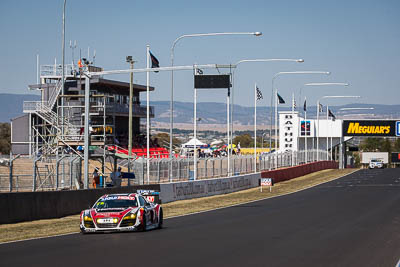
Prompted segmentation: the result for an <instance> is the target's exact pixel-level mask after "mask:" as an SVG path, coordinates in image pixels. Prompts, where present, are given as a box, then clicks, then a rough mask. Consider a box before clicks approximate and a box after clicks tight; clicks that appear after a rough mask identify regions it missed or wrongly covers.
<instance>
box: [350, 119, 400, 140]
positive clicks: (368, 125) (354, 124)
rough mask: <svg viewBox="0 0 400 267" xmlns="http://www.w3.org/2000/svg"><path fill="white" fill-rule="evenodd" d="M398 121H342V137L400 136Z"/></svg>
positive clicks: (399, 123)
mask: <svg viewBox="0 0 400 267" xmlns="http://www.w3.org/2000/svg"><path fill="white" fill-rule="evenodd" d="M399 128H400V121H392V120H344V121H343V136H375V137H379V136H400V129H399Z"/></svg>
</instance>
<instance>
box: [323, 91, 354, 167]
mask: <svg viewBox="0 0 400 267" xmlns="http://www.w3.org/2000/svg"><path fill="white" fill-rule="evenodd" d="M347 85H348V84H347ZM347 85H346V86H347ZM360 97H361V96H344V95H338V96H323V97H321V98H319V99H318V101H317V161H319V137H320V133H319V110H320V108H319V107H320V102H321V100H322V99H325V98H360Z"/></svg>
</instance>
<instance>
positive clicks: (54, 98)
mask: <svg viewBox="0 0 400 267" xmlns="http://www.w3.org/2000/svg"><path fill="white" fill-rule="evenodd" d="M62 85H63V80H62V79H59V80H58V82H57V84H56V87H55V89H54V90H53V91H51V94H50V96H49V99H48V100H47V105H48V107H49V108H50V109H53V107H54V104H55V103H56V101H57V98H58V95H59V94H60V92H61V89H62Z"/></svg>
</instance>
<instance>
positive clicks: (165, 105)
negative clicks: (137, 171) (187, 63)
mask: <svg viewBox="0 0 400 267" xmlns="http://www.w3.org/2000/svg"><path fill="white" fill-rule="evenodd" d="M35 100H36V101H37V100H39V96H38V95H32V94H30V95H28V94H26V95H18V94H0V122H10V119H11V118H14V117H17V116H20V115H22V114H23V113H22V107H23V102H24V101H35ZM150 104H151V105H152V106H154V107H155V118H154V120H153V121H154V122H160V123H169V104H170V103H169V101H152V102H151V103H150ZM142 105H145V102H143V103H142ZM371 106H372V107H374V108H375V109H374V110H353V111H340V109H341V108H345V107H371ZM329 108H330V109H331V110H332V112H333V113H334V114H335V115H336V116H338V117H340V118H346V117H343V115H344V114H359V113H368V114H374V115H373V116H368V118H375V119H381V118H387V119H390V118H393V119H400V105H376V104H348V105H343V106H331V107H329ZM279 110H291V108H290V107H288V106H287V105H286V106H280V107H279ZM298 110H300V112H301V113H303V107H302V106H301V107H299V109H298ZM324 111H325V109H324ZM174 115H175V118H174V122H175V123H192V122H193V103H191V102H175V103H174ZM324 116H325V115H324ZM197 117H198V118H201V123H202V124H225V123H226V104H225V103H216V102H200V103H198V104H197ZM253 117H254V107H244V106H239V105H235V106H234V120H235V121H234V123H235V124H241V125H253V123H254V120H253V119H254V118H253ZM307 117H308V118H314V117H316V107H315V106H309V107H307ZM348 118H350V117H348ZM361 118H362V117H361ZM269 122H270V108H269V107H265V106H259V107H257V124H259V125H267V124H269Z"/></svg>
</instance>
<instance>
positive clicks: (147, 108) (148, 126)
mask: <svg viewBox="0 0 400 267" xmlns="http://www.w3.org/2000/svg"><path fill="white" fill-rule="evenodd" d="M146 50H147V51H146V57H147V69H149V68H150V45H146ZM146 98H147V101H146V113H147V116H146V117H147V118H146V124H147V125H146V127H147V129H146V130H147V155H146V156H147V161H146V162H147V183H148V184H150V106H149V105H150V72H149V71H147V72H146Z"/></svg>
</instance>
